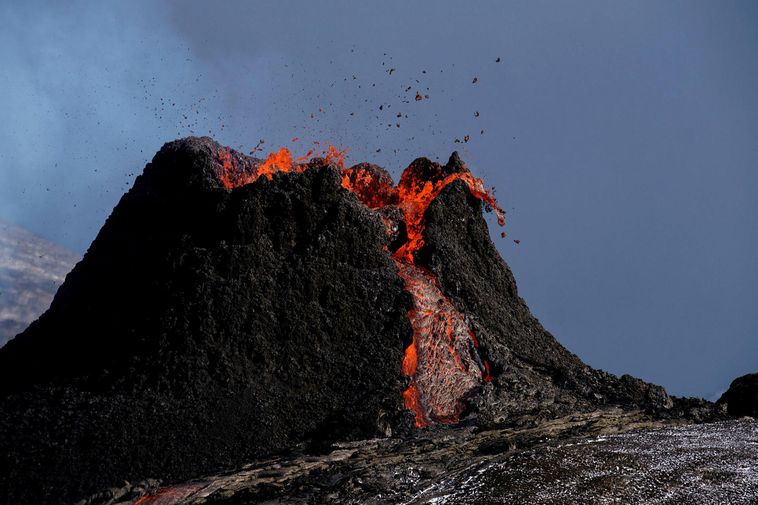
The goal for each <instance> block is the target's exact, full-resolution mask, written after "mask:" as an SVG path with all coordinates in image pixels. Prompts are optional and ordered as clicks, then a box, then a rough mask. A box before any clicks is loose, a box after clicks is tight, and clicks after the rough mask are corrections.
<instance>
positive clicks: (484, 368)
mask: <svg viewBox="0 0 758 505" xmlns="http://www.w3.org/2000/svg"><path fill="white" fill-rule="evenodd" d="M216 154H217V157H218V159H219V161H220V162H221V164H222V167H223V172H222V174H221V181H222V183H223V185H224V186H225V187H227V188H233V187H237V186H241V185H244V184H248V183H250V182H253V181H255V180H256V179H258V178H259V177H261V176H265V177H268V178H269V179H271V177H272V174H273V173H274V172H277V171H282V172H293V171H296V172H303V171H304V170H306V169H307V168H308V167H309V165H308V164H306V163H302V162H304V161H306V160H307V158H308V157H309V156H310V155H311V154H313V151H310V152H309V153H308V154H307V155H306V156H304V157H302V158H298V159H297V160H296V161H293V158H292V155H291V154H290V152H289V150H288V149H286V148H282V149H280V150H279V151H278V152H276V153H273V154H271V155H270V156H269V157H268V158H267V159H266V160H265V161H264V162H263V163H262V164H261V165H260V166H258V167H257V168H256V170H255V171H254V172H253V173H243V172H241V171H240V170H239V168H238V167H237V166H236V162H235V160H234V158H233V156H232V155H231V153H230V152H229V151H227V150H220V151H219V152H218V153H216ZM322 154H324V158H325V159H324V164H328V163H329V162H334V163H335V164H336V165H337V166H338V167H339V169H340V171H341V173H342V186H343V187H344V188H346V189H348V190H350V191H352V192H353V193H354V194H355V195H356V196H357V197H358V199H359V200H360V201H361V202H362V203H363V204H364V205H366V207H368V208H369V209H373V210H377V209H381V208H384V207H387V206H391V205H397V206H398V207H399V208H400V210H401V211H402V214H403V217H404V222H405V227H406V232H407V240H406V241H405V243H404V244H403V245H402V246H400V248H398V249H397V251H395V252H394V253H393V254H392V259H393V261H394V262H395V265H396V266H397V269H398V275H399V276H400V277H401V278H402V279H403V281H404V283H405V289H406V291H408V293H410V294H411V296H412V298H413V308H412V309H411V310H410V311H409V312H408V317H409V320H410V323H411V327H412V328H413V340H412V342H411V344H410V345H409V346H408V347H407V348H406V350H405V357H404V359H403V363H402V371H403V374H404V375H406V376H408V377H409V378H410V384H409V386H408V388H407V389H406V390H405V391H403V400H404V402H405V406H406V407H407V408H408V409H409V410H411V411H412V412H413V413H414V415H415V422H416V426H418V427H425V426H428V425H429V424H431V423H435V422H437V423H455V422H457V421H458V420H459V419H460V416H461V414H462V413H463V412H464V410H465V407H466V405H465V400H466V397H467V396H468V395H469V394H470V393H471V392H472V391H473V390H474V389H475V388H477V387H478V386H479V385H481V384H482V382H487V381H488V380H490V379H491V377H490V374H489V366H488V364H487V361H486V360H485V359H484V358H483V357H482V356H481V354H480V351H479V349H478V347H479V343H478V341H477V339H476V336H475V335H474V333H473V332H472V331H471V329H470V328H469V327H468V325H467V324H466V322H465V319H464V316H463V314H461V313H460V311H458V309H456V307H455V305H453V303H452V302H451V301H450V300H449V299H448V298H447V297H446V296H445V295H444V294H443V293H442V289H441V287H440V285H439V281H438V279H437V277H436V275H435V274H434V273H433V272H431V271H429V270H428V269H426V268H424V267H423V266H422V265H417V264H416V253H417V252H418V251H419V250H420V249H421V247H422V246H423V244H424V238H423V235H424V225H425V223H424V214H425V212H426V210H427V208H428V207H429V205H430V204H431V203H432V201H433V200H434V199H435V198H436V197H437V196H438V195H439V194H440V192H441V191H442V190H443V189H444V188H445V187H446V186H447V185H448V184H450V183H452V182H453V181H456V180H461V181H463V182H464V183H465V184H466V185H467V187H468V189H469V191H470V192H471V194H473V195H474V196H475V197H477V198H478V199H479V200H481V201H483V202H484V203H485V204H487V205H488V206H489V207H491V208H492V209H494V210H495V212H496V213H497V217H498V223H499V224H500V225H501V226H502V225H503V224H504V223H505V220H504V216H503V211H502V210H501V209H500V208H499V207H498V205H497V202H496V201H495V199H494V197H493V196H492V195H491V194H490V193H489V192H488V191H487V189H486V188H485V187H484V184H483V183H482V181H481V180H480V179H477V178H476V177H474V176H473V175H471V173H470V172H469V171H468V169H466V168H465V166H464V165H463V163H462V162H460V160H458V159H457V157H456V159H455V162H453V160H452V159H451V163H452V165H451V164H450V163H449V164H448V166H445V167H442V166H440V165H439V164H437V163H432V162H430V161H428V160H417V161H415V162H414V163H413V164H411V166H409V167H408V168H407V169H406V170H405V171H404V172H403V175H402V177H401V178H400V182H399V183H398V185H397V188H395V187H394V186H393V183H392V179H391V178H390V177H389V175H387V174H386V173H385V172H383V171H381V169H377V168H376V167H372V166H370V165H367V164H362V165H356V166H355V167H352V168H349V169H345V167H344V155H345V151H338V150H337V149H334V148H333V147H331V146H327V149H326V150H325V151H323V153H322ZM383 221H384V223H385V226H387V229H388V233H391V231H392V227H393V226H394V225H396V224H397V223H393V222H392V220H391V219H388V218H387V217H386V216H383Z"/></svg>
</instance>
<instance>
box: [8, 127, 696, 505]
mask: <svg viewBox="0 0 758 505" xmlns="http://www.w3.org/2000/svg"><path fill="white" fill-rule="evenodd" d="M343 163H344V157H343V153H340V152H339V151H337V150H335V149H332V148H329V149H327V150H325V151H324V153H323V156H322V157H316V158H310V159H293V157H292V156H291V154H290V153H289V152H288V151H286V150H281V151H279V152H277V153H274V154H273V155H272V156H270V157H269V158H268V159H266V160H260V159H256V158H251V157H248V156H245V155H243V154H241V153H238V152H235V151H233V150H231V149H229V148H226V147H223V146H221V145H219V144H217V143H216V142H214V141H213V140H211V139H209V138H205V137H203V138H194V137H192V138H187V139H183V140H178V141H174V142H171V143H168V144H166V145H165V146H164V147H163V148H162V149H161V150H160V151H159V152H158V153H157V154H156V156H155V157H154V159H153V160H152V162H151V163H149V164H148V165H147V167H146V168H145V170H144V173H143V174H142V175H141V176H139V177H138V178H137V180H136V182H135V184H134V186H133V187H132V189H131V190H129V191H128V192H127V193H126V194H125V195H124V196H123V197H122V199H121V201H120V202H119V203H118V205H117V206H116V208H115V209H114V210H113V213H112V214H111V216H110V217H109V218H108V220H107V221H106V223H105V224H104V226H103V228H102V229H101V230H100V232H99V234H98V236H97V237H96V239H95V240H94V242H93V243H92V245H91V246H90V248H89V250H88V251H87V253H86V255H85V256H84V258H83V259H82V261H81V262H79V263H78V264H77V265H76V267H75V268H74V269H73V271H72V272H71V273H70V274H69V275H68V277H67V278H66V281H65V282H64V283H63V285H62V286H61V287H60V289H59V290H58V293H57V294H56V296H55V298H54V300H53V302H52V305H51V307H50V309H49V310H48V311H47V312H46V313H44V314H43V315H42V316H41V317H40V318H39V319H38V320H37V321H35V322H34V323H32V324H31V326H30V327H29V328H28V329H26V330H25V331H24V332H23V333H21V334H19V335H18V336H16V338H14V339H13V340H11V341H10V342H9V343H8V344H7V345H6V346H5V347H3V348H2V349H0V432H2V433H3V437H2V439H0V496H3V497H4V498H3V499H4V501H3V500H0V501H2V503H9V504H10V503H61V502H63V503H65V502H73V501H74V500H76V499H79V498H81V497H83V496H85V495H87V494H89V493H92V492H94V491H97V490H99V489H102V488H107V487H109V486H113V485H117V484H119V483H121V482H123V481H124V480H128V481H131V482H134V481H137V480H140V479H144V478H160V479H163V480H164V481H168V482H171V481H181V480H185V479H189V478H192V477H195V476H198V475H203V474H207V473H210V472H217V471H223V470H225V469H231V468H235V467H237V466H239V465H242V464H244V463H245V462H248V461H251V460H254V459H256V458H261V457H267V456H270V455H274V454H280V453H282V452H285V451H289V450H293V449H294V448H298V450H303V451H309V452H313V453H318V452H319V451H321V450H323V448H324V447H325V446H327V445H328V444H330V443H332V442H335V441H348V440H359V439H369V438H374V437H399V438H401V439H402V438H412V437H414V436H416V434H417V433H419V432H423V431H425V430H445V429H450V428H451V427H454V426H458V425H460V424H464V425H468V426H475V427H478V428H479V429H493V428H496V427H499V426H504V425H514V424H519V423H526V422H530V421H533V420H535V419H548V418H556V417H559V416H565V415H567V414H572V413H577V412H588V411H592V410H595V409H597V408H599V407H602V406H610V405H615V406H622V407H624V408H630V409H632V408H633V409H646V410H647V411H649V412H652V413H654V414H655V415H658V416H670V417H671V416H685V415H688V416H697V415H699V414H698V413H697V412H700V411H699V410H698V408H700V407H702V409H701V410H702V411H703V412H705V411H707V408H708V406H707V405H705V404H704V403H703V404H697V403H695V404H693V403H692V402H689V403H687V402H683V401H682V400H679V399H674V398H671V397H669V396H668V395H667V394H666V392H665V391H664V390H663V388H661V387H659V386H655V385H651V384H648V383H645V382H643V381H641V380H639V379H636V378H633V377H630V376H623V377H621V378H619V377H616V376H614V375H611V374H608V373H606V372H603V371H600V370H595V369H592V368H590V367H588V366H587V365H585V364H584V363H582V361H581V360H580V359H579V358H578V357H576V356H575V355H573V354H571V353H570V352H568V351H567V350H566V349H564V348H563V347H562V346H561V345H560V344H559V343H558V342H557V341H556V340H555V339H554V338H553V337H552V335H550V334H549V333H548V332H547V331H545V329H544V328H543V327H542V326H541V325H540V323H539V322H538V321H537V320H536V319H535V318H534V316H532V314H531V313H530V311H529V309H528V307H527V306H526V304H525V302H524V301H523V300H522V299H521V298H520V297H519V295H518V291H517V289H516V283H515V280H514V278H513V275H512V273H511V271H510V269H509V268H508V266H507V265H506V264H505V262H504V261H503V260H502V259H501V257H500V256H499V254H498V252H497V250H496V248H495V246H494V244H493V243H492V241H491V240H490V236H489V230H488V226H487V222H486V221H485V218H484V212H485V211H492V212H494V213H495V215H496V217H497V220H498V221H499V222H500V223H502V222H503V218H504V216H503V213H502V211H501V210H500V208H499V207H498V204H497V202H496V201H495V199H494V198H493V197H492V195H491V194H490V193H489V192H488V191H487V190H486V188H485V186H484V184H483V183H482V181H481V180H479V179H477V178H476V177H474V176H473V175H472V174H471V172H470V171H469V170H468V168H467V167H466V166H465V164H464V163H463V162H462V161H461V160H460V158H459V157H458V155H457V154H455V153H454V154H453V155H452V156H451V157H450V160H449V161H448V162H447V163H446V164H445V165H440V164H437V163H433V162H431V161H430V160H428V159H425V158H419V159H417V160H415V161H413V162H412V163H411V164H410V166H409V167H408V168H407V169H406V170H405V171H404V172H403V174H402V176H401V178H400V180H399V182H398V184H397V185H395V184H394V183H393V181H392V178H391V177H390V176H389V174H388V173H387V172H386V171H384V170H383V169H382V168H380V167H378V166H375V165H371V164H366V163H363V164H359V165H356V166H353V167H349V168H346V167H344V166H343Z"/></svg>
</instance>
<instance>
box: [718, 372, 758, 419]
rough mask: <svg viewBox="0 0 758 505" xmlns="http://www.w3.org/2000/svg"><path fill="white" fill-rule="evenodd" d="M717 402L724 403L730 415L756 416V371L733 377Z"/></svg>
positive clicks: (757, 388) (757, 398)
mask: <svg viewBox="0 0 758 505" xmlns="http://www.w3.org/2000/svg"><path fill="white" fill-rule="evenodd" d="M717 403H718V404H719V405H725V406H726V410H727V412H728V413H729V415H731V416H735V417H741V416H750V417H755V418H758V373H750V374H747V375H743V376H742V377H737V378H736V379H734V380H733V381H732V383H731V384H730V385H729V389H727V390H726V392H725V393H724V394H723V395H721V398H719V400H718V402H717Z"/></svg>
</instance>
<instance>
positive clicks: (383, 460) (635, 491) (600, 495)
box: [83, 410, 758, 505]
mask: <svg viewBox="0 0 758 505" xmlns="http://www.w3.org/2000/svg"><path fill="white" fill-rule="evenodd" d="M628 430H631V431H628ZM757 496H758V422H757V421H755V420H752V419H747V418H746V419H742V420H733V421H726V422H719V423H711V424H700V425H672V424H668V425H667V424H665V423H662V422H661V421H654V420H651V419H649V418H648V417H647V416H645V415H644V414H642V413H639V412H636V413H628V412H627V413H622V412H621V411H614V410H611V411H606V412H597V413H592V414H584V415H579V416H572V417H567V418H563V419H558V420H555V421H549V422H546V423H539V424H538V425H536V426H532V427H525V428H512V429H502V430H492V431H487V432H480V433H475V432H473V431H472V430H467V429H459V430H447V431H438V432H429V433H427V434H426V435H424V436H421V437H419V438H417V439H415V440H412V441H406V442H403V441H399V440H390V439H382V440H371V441H364V442H356V443H352V444H340V445H337V446H335V447H334V450H333V451H331V452H329V453H328V454H323V455H303V454H300V455H292V456H287V457H281V458H276V459H269V460H266V461H260V462H257V463H254V464H251V465H248V466H247V467H245V468H244V469H242V470H240V471H239V472H235V473H231V474H226V475H219V476H213V477H207V478H205V479H200V480H196V481H192V482H187V483H184V484H180V485H177V486H174V487H168V488H159V486H158V485H157V483H156V482H144V483H141V484H139V485H136V486H126V487H124V488H122V489H113V490H110V491H107V492H105V493H103V494H102V495H100V496H99V497H93V498H92V499H91V500H90V501H88V502H83V503H87V505H114V504H119V505H127V504H133V503H140V504H141V505H143V504H147V503H150V504H154V505H161V504H164V505H165V504H186V505H190V504H191V505H199V504H223V505H241V504H257V503H261V504H264V503H265V504H356V505H357V504H375V505H384V504H386V505H389V504H407V505H420V504H435V505H443V504H444V505H453V504H455V505H458V504H470V505H480V504H522V503H529V504H574V503H608V504H610V503H650V504H679V503H687V504H722V503H731V504H753V503H758V500H757V499H756V497H757ZM140 500H141V501H140Z"/></svg>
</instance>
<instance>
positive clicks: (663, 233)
mask: <svg viewBox="0 0 758 505" xmlns="http://www.w3.org/2000/svg"><path fill="white" fill-rule="evenodd" d="M216 3H218V4H220V5H213V4H216ZM0 20H2V26H3V29H2V30H0V69H1V70H0V90H2V93H0V117H1V118H2V120H0V217H2V218H5V219H8V220H10V221H13V222H16V223H18V224H20V225H22V226H25V227H27V228H29V229H31V230H33V231H35V232H37V233H39V234H41V235H43V236H45V237H47V238H49V239H51V240H53V241H56V242H58V243H60V244H63V245H66V246H68V247H70V248H72V249H74V250H76V251H78V252H82V251H84V250H85V249H86V247H87V246H88V245H89V243H90V241H91V240H92V239H93V238H94V236H95V234H96V233H97V230H98V229H99V228H100V226H101V225H102V223H103V221H104V220H105V218H106V217H107V215H108V214H109V213H110V210H111V209H112V207H113V206H114V205H115V203H116V202H117V201H118V198H119V197H120V195H121V194H122V193H123V192H124V191H125V190H126V189H128V188H129V187H130V186H131V184H132V182H133V180H134V177H135V175H136V174H138V173H140V172H141V171H142V168H143V166H144V164H145V163H146V162H147V161H148V160H149V159H150V158H151V157H152V155H153V154H154V153H155V151H157V150H158V149H159V148H160V146H161V145H162V144H163V143H164V142H166V141H169V140H172V139H174V138H177V137H181V136H186V135H191V134H210V135H212V136H213V137H215V138H216V139H218V140H219V141H220V142H222V143H224V144H227V145H231V146H232V147H235V148H240V149H243V150H245V151H246V152H247V151H249V150H250V149H251V148H252V147H253V146H254V145H255V144H257V142H258V140H259V139H264V140H265V144H264V149H265V150H266V151H269V150H273V149H275V148H277V147H279V146H280V145H287V146H290V147H292V148H293V149H294V150H295V152H296V153H297V154H304V152H305V151H306V150H307V147H308V144H309V143H310V142H312V141H314V140H318V141H329V142H331V143H334V144H337V145H340V146H343V147H347V148H348V149H349V160H350V161H353V162H358V161H372V162H375V163H379V164H381V165H384V166H385V167H387V168H388V169H389V170H390V171H391V172H392V173H393V174H394V175H395V177H397V176H398V175H399V173H400V172H401V170H402V168H404V167H405V166H406V165H407V164H408V163H409V162H410V161H411V160H412V159H414V158H416V157H418V156H422V155H424V156H428V157H430V158H433V159H434V158H437V157H439V158H440V159H447V156H448V155H449V154H450V152H451V151H452V150H454V149H458V150H459V151H460V152H461V155H462V157H463V158H464V160H465V161H467V162H468V164H469V167H470V168H471V169H472V170H473V171H474V173H475V174H477V175H479V176H482V177H483V178H484V179H485V182H487V183H488V184H490V185H494V186H496V187H497V195H498V198H499V200H500V202H501V204H502V205H503V207H504V208H506V209H507V211H508V215H507V217H508V224H507V226H506V230H507V231H508V233H509V237H508V238H507V239H505V240H503V239H500V238H499V232H500V230H499V229H495V227H494V226H493V237H496V239H495V240H496V243H497V244H498V247H499V249H500V251H501V252H502V254H503V256H504V257H505V259H506V260H507V261H508V263H509V264H510V266H511V267H512V268H513V270H514V273H515V275H516V279H517V281H518V283H519V287H520V290H521V295H522V296H523V297H524V298H525V299H526V301H527V303H528V304H529V305H530V307H531V308H532V310H533V312H534V313H535V314H536V315H537V316H538V317H539V318H540V320H541V321H542V322H543V324H544V325H545V327H546V328H547V329H548V330H550V331H551V332H553V333H554V334H555V336H556V337H557V338H558V340H560V341H561V342H562V343H563V344H564V345H566V346H567V347H568V348H569V349H570V350H572V351H573V352H575V353H577V354H578V355H579V356H580V357H581V358H583V359H584V360H585V361H587V362H588V363H589V364H591V365H593V366H595V367H599V368H603V369H606V370H609V371H612V372H614V373H618V374H621V373H631V374H633V375H637V376H639V377H642V378H644V379H646V380H650V381H653V382H656V383H659V384H662V385H664V386H665V387H666V388H668V390H669V391H670V392H672V393H674V394H680V395H681V394H688V395H701V396H706V397H712V396H713V395H714V394H716V393H718V392H720V391H721V390H723V389H725V388H726V387H727V385H728V383H729V381H730V380H731V379H732V378H734V377H735V376H737V375H740V374H743V373H746V372H750V371H758V263H757V261H756V259H757V258H758V253H757V251H758V222H757V221H758V92H757V91H756V90H758V3H756V2H753V1H745V2H729V1H715V0H714V1H710V2H704V1H682V2H673V1H668V2H666V1H660V0H655V1H634V2H612V1H606V0H602V1H596V2H594V1H586V0H583V1H580V2H561V1H555V2H538V1H532V0H530V1H524V2H503V1H492V2H464V1H457V2H450V1H434V2H432V1H428V2H413V1H407V0H406V1H395V2H387V1H383V2H358V1H343V2H336V1H324V2H315V1H302V2H294V1H289V2H288V1H271V2H231V1H227V2H201V1H194V2H190V1H184V0H182V1H180V0H177V1H174V2H142V1H134V0H130V1H128V2H126V1H125V2H118V3H117V2H106V1H93V2H79V1H50V2H30V1H24V2H20V1H16V2H11V1H9V0H0ZM496 58H500V59H501V61H500V62H499V63H497V62H496ZM474 78H477V82H476V83H474V82H473V80H474ZM416 93H421V94H422V95H429V98H428V99H424V100H422V101H419V102H417V101H415V100H414V99H413V97H414V96H415V95H416ZM380 106H382V110H380ZM477 111H478V112H479V117H475V112H477ZM397 114H400V115H401V117H400V118H398V117H397ZM406 116H407V117H406ZM397 124H399V125H400V126H399V127H398V126H396V125H397ZM482 130H484V133H483V134H482V133H481V131H482ZM466 135H469V138H470V140H469V142H468V143H464V144H459V143H456V142H455V139H456V138H457V139H460V140H463V139H464V136H466ZM293 137H298V138H299V140H298V141H297V142H295V143H292V139H293ZM379 149H380V150H381V151H377V150H379ZM511 239H519V240H520V241H521V244H520V245H516V244H514V243H513V242H512V241H511Z"/></svg>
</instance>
